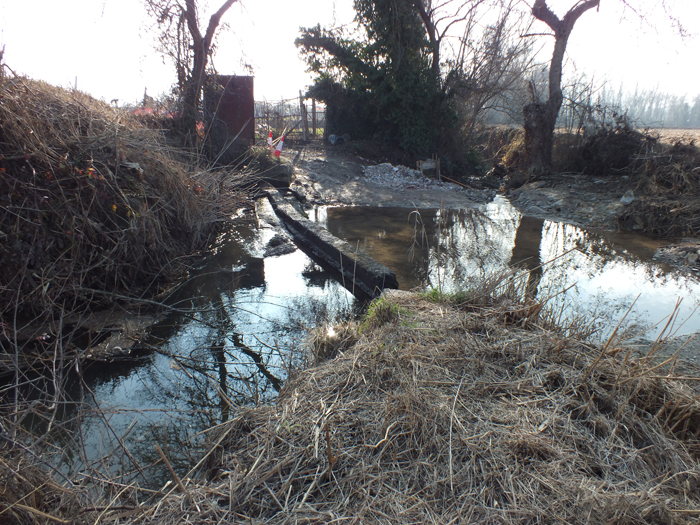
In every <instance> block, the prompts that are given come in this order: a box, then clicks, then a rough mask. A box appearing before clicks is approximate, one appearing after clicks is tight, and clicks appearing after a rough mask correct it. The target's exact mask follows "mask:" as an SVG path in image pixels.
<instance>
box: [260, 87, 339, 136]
mask: <svg viewBox="0 0 700 525" xmlns="http://www.w3.org/2000/svg"><path fill="white" fill-rule="evenodd" d="M325 129H326V108H325V105H324V104H323V103H320V102H318V101H316V100H315V99H301V98H292V99H287V100H277V101H268V100H263V101H256V102H255V136H256V142H258V141H262V140H266V139H267V136H268V135H269V133H270V131H272V134H273V136H274V137H278V136H280V135H286V136H288V137H290V136H291V137H299V138H302V139H306V140H308V139H313V138H323V137H324V133H325Z"/></svg>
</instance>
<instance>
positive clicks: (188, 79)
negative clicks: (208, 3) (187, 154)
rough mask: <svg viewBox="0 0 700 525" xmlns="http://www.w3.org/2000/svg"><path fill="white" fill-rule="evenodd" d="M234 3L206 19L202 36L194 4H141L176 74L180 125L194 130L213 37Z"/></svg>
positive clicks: (172, 0) (151, 0) (155, 0)
mask: <svg viewBox="0 0 700 525" xmlns="http://www.w3.org/2000/svg"><path fill="white" fill-rule="evenodd" d="M237 1H238V0H226V1H225V2H224V3H223V4H222V5H221V7H219V9H218V10H216V12H214V14H212V15H211V17H210V18H209V24H208V25H207V27H206V30H205V32H204V34H202V31H201V29H200V21H199V17H198V14H197V0H185V2H184V6H183V4H182V3H181V2H180V1H178V0H144V4H145V6H146V10H147V12H148V13H149V15H150V16H151V17H152V18H154V19H155V20H156V23H157V26H158V30H159V32H160V35H159V42H160V51H161V52H163V53H164V54H166V55H168V56H170V57H171V58H172V59H173V61H174V63H175V68H176V70H177V77H178V88H179V91H180V97H181V103H182V118H183V125H184V126H185V129H187V130H194V129H195V126H196V122H197V120H198V107H199V100H200V97H201V93H202V86H203V85H204V80H205V72H206V68H207V64H208V63H209V59H210V57H211V55H212V53H213V42H214V35H215V34H216V31H217V29H218V28H219V25H220V23H221V18H222V17H223V16H224V14H225V13H226V11H228V10H229V8H230V7H231V6H232V5H233V4H235V3H236V2H237Z"/></svg>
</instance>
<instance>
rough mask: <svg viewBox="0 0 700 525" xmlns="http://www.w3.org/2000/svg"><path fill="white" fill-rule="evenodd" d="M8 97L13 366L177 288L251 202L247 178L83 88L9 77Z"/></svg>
mask: <svg viewBox="0 0 700 525" xmlns="http://www.w3.org/2000/svg"><path fill="white" fill-rule="evenodd" d="M0 100H1V101H2V104H0V143H1V144H2V154H1V155H0V236H1V237H2V243H1V244H0V265H1V266H2V269H3V271H2V272H0V321H1V322H2V328H3V330H2V346H3V349H4V350H5V351H6V352H8V353H9V354H11V355H15V360H16V359H21V358H22V356H26V355H27V354H29V353H33V352H36V353H37V354H41V353H45V352H46V351H47V350H50V349H51V348H52V345H54V344H56V343H57V341H59V340H60V338H61V333H62V331H63V327H64V326H66V325H67V324H68V323H69V322H72V323H75V321H76V319H79V318H80V317H82V316H86V315H87V314H88V313H91V312H95V311H97V310H100V309H104V308H107V307H111V306H113V305H114V304H115V303H119V302H120V301H124V300H126V301H128V300H130V299H137V298H148V297H154V296H156V295H157V294H158V293H160V292H162V291H163V290H166V289H167V288H168V287H170V286H172V283H173V282H174V280H176V279H177V278H178V277H180V276H181V275H182V274H183V272H184V271H185V270H186V266H185V265H184V259H183V257H185V256H187V255H191V254H193V253H195V252H196V251H197V250H200V249H202V248H204V247H205V246H206V245H207V242H208V240H209V239H210V236H211V235H212V234H213V233H214V232H215V231H216V228H217V225H218V224H220V221H223V220H228V219H229V218H230V217H231V215H232V214H234V213H235V211H236V209H238V208H240V207H241V206H244V205H246V203H247V196H246V194H245V192H244V191H243V185H244V184H245V183H246V182H248V181H249V174H247V173H244V172H241V171H235V170H233V169H208V168H206V167H202V166H206V163H205V162H204V161H203V160H202V159H201V158H199V157H198V156H196V155H190V154H188V153H187V152H186V151H185V150H183V149H181V148H180V149H174V148H171V147H170V146H169V145H168V142H167V140H166V136H165V135H164V132H163V130H162V129H161V127H159V126H148V125H145V124H144V123H143V122H142V121H141V120H139V119H138V118H137V117H134V116H133V115H131V114H129V113H126V112H122V111H119V110H118V109H116V108H113V107H111V106H109V105H107V104H105V103H103V102H100V101H97V100H95V99H93V98H92V97H90V96H88V95H86V94H84V93H81V92H79V91H75V90H65V89H62V88H57V87H54V86H51V85H48V84H46V83H43V82H38V81H33V80H30V79H27V78H23V77H19V76H14V75H12V76H10V75H8V76H6V77H4V78H2V79H1V84H0ZM58 344H61V343H60V342H59V343H58ZM67 350H68V348H66V347H64V348H63V351H64V352H65V351H67ZM50 353H53V352H50ZM16 366H17V363H14V362H13V363H12V366H11V367H10V368H14V367H16Z"/></svg>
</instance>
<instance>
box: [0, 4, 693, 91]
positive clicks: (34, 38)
mask: <svg viewBox="0 0 700 525" xmlns="http://www.w3.org/2000/svg"><path fill="white" fill-rule="evenodd" d="M221 1H222V0H209V4H210V5H211V6H213V7H214V8H218V6H219V4H220V3H221ZM638 2H639V4H642V5H644V6H645V7H650V8H651V7H653V6H654V5H656V4H659V0H638ZM573 3H575V2H574V0H550V5H552V6H553V7H552V8H553V9H554V10H555V12H557V13H558V14H560V15H561V14H562V13H563V10H565V9H566V8H568V7H570V6H571V5H573ZM676 3H677V4H679V5H682V6H683V7H681V8H679V10H678V14H679V15H680V16H682V17H683V20H684V22H685V23H686V25H687V26H688V29H690V30H691V31H693V32H696V33H697V32H700V31H699V30H700V0H678V1H677V2H676ZM601 4H602V6H601V8H600V12H596V11H590V12H587V13H586V14H584V15H583V17H582V18H581V19H580V20H579V23H578V24H577V25H576V27H575V28H574V31H573V34H572V36H571V39H570V41H569V46H568V50H567V51H568V55H569V58H570V59H572V60H573V62H569V63H568V65H567V70H566V71H565V74H567V73H568V74H573V73H574V71H573V68H572V66H573V64H575V66H576V68H577V70H578V71H585V72H586V73H587V74H588V75H589V76H590V75H594V76H595V78H596V79H597V80H604V79H606V80H609V81H610V83H611V84H612V85H618V84H619V83H620V82H622V83H623V84H624V86H625V88H627V89H629V90H633V89H634V88H635V86H637V85H638V86H639V87H640V88H642V89H654V88H658V89H659V90H660V91H663V92H668V93H672V94H677V95H685V94H687V95H689V98H690V99H692V97H693V96H694V95H697V94H700V73H698V70H697V65H696V64H697V63H698V56H699V55H700V39H698V37H697V36H695V37H694V38H692V39H690V40H688V41H686V42H685V43H683V42H682V41H681V40H680V39H679V38H677V37H675V36H674V35H673V33H672V31H671V29H670V23H669V22H668V21H667V20H666V19H665V18H664V16H663V12H662V11H660V10H657V11H654V12H653V13H654V14H653V16H652V20H653V21H654V23H655V27H651V26H649V25H645V24H642V23H639V21H638V20H637V19H635V18H634V17H633V16H629V17H627V19H626V20H622V21H621V18H620V17H621V14H620V12H618V11H614V9H616V8H617V6H619V1H618V0H615V1H614V2H613V0H603V1H602V2H601ZM352 18H353V10H352V0H301V1H295V0H254V1H253V0H242V1H241V2H240V3H238V4H234V6H233V7H232V8H231V9H230V10H229V12H228V13H227V14H226V15H225V17H224V19H223V22H227V23H228V24H229V25H230V26H231V29H230V30H229V31H227V32H224V33H222V34H221V36H220V41H219V46H220V47H219V51H218V53H217V55H216V57H215V65H216V67H217V69H218V71H219V72H220V73H222V74H239V75H245V74H250V72H249V70H248V69H247V68H246V65H250V66H251V67H252V71H253V75H254V76H255V96H256V99H258V100H261V99H263V98H266V99H267V100H279V99H281V98H293V97H296V96H298V94H299V90H300V89H301V90H304V89H305V88H306V86H307V85H308V84H309V83H310V82H311V80H310V76H309V75H308V74H307V73H306V72H305V64H304V62H303V61H302V60H301V59H300V58H299V56H298V51H297V49H296V47H295V46H294V39H295V38H296V37H297V36H298V35H299V27H300V26H307V27H310V26H314V25H316V24H318V23H320V24H321V25H323V26H326V27H329V26H335V25H340V24H343V23H349V22H351V21H352ZM203 20H205V21H208V15H207V16H206V17H203ZM145 23H146V20H145V11H144V9H143V7H142V4H141V2H140V0H64V1H61V2H59V1H56V0H22V1H11V0H3V1H2V2H1V3H0V47H1V46H3V45H4V46H5V62H6V63H7V65H9V66H10V67H11V68H12V69H13V70H15V71H16V72H17V73H21V74H26V75H28V76H30V77H32V78H37V79H42V80H46V81H48V82H51V83H52V84H56V85H60V86H66V87H68V86H72V85H73V84H74V82H75V79H76V77H77V83H78V89H80V90H82V91H86V92H88V93H91V94H92V95H94V96H96V97H98V98H103V99H104V100H106V101H110V100H111V99H114V98H118V99H120V101H121V102H136V101H138V100H140V99H141V98H142V96H143V92H144V88H146V87H147V88H148V93H149V95H152V96H157V95H158V94H159V93H162V92H165V91H167V90H168V89H169V86H170V85H171V84H172V82H173V80H174V72H173V68H172V65H171V64H170V63H166V64H163V63H162V60H161V58H160V57H159V56H158V55H157V54H156V53H155V51H154V50H153V47H152V45H151V42H150V40H149V37H148V36H147V35H146V34H145V32H144V26H145ZM548 40H551V39H548Z"/></svg>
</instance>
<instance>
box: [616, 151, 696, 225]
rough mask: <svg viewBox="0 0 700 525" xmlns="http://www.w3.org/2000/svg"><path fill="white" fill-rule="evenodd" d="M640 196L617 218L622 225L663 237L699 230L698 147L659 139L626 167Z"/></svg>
mask: <svg viewBox="0 0 700 525" xmlns="http://www.w3.org/2000/svg"><path fill="white" fill-rule="evenodd" d="M629 172H630V175H631V177H632V178H633V180H636V181H637V190H638V192H637V194H638V195H641V198H640V199H639V200H637V201H636V202H634V203H632V205H631V206H629V207H627V208H626V209H625V212H624V213H623V214H622V216H621V217H620V218H619V222H620V225H621V226H622V227H623V228H624V229H628V230H638V231H643V232H645V233H651V234H654V235H659V236H665V237H679V236H683V235H698V234H700V148H698V146H697V145H696V144H695V142H694V141H693V140H690V141H688V142H685V141H682V140H678V141H676V142H674V143H673V144H671V145H669V144H666V143H664V142H661V141H659V142H658V143H656V144H655V145H654V147H653V148H651V149H649V150H648V151H643V152H640V153H639V154H638V155H636V156H635V158H634V159H633V161H632V163H631V164H630V167H629Z"/></svg>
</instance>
